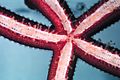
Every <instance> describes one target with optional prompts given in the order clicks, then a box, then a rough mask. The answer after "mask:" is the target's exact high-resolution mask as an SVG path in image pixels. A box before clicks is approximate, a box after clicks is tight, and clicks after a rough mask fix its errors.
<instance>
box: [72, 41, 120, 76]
mask: <svg viewBox="0 0 120 80" xmlns="http://www.w3.org/2000/svg"><path fill="white" fill-rule="evenodd" d="M74 42H75V45H76V47H77V53H78V56H79V57H80V58H82V59H84V60H85V61H87V62H88V63H90V64H92V65H94V66H95V67H98V68H100V69H102V70H104V71H106V72H109V73H111V74H113V75H116V76H119V77H120V56H119V55H118V54H119V53H113V52H110V51H108V50H106V49H103V47H98V46H96V45H93V44H92V43H89V42H86V41H84V40H81V39H75V40H74Z"/></svg>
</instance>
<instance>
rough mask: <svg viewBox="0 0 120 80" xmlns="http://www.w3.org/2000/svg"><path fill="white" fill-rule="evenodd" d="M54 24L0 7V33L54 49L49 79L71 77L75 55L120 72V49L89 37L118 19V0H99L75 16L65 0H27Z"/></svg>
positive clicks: (119, 0)
mask: <svg viewBox="0 0 120 80" xmlns="http://www.w3.org/2000/svg"><path fill="white" fill-rule="evenodd" d="M25 3H26V4H27V5H28V6H29V7H30V8H32V9H37V10H38V11H41V12H42V13H43V15H45V16H46V17H47V18H48V19H49V20H50V21H51V22H52V24H53V26H54V28H52V27H51V28H49V29H47V28H48V27H46V26H45V25H42V24H38V23H36V22H33V21H30V20H28V19H25V18H23V17H20V16H18V15H16V14H14V13H12V12H10V11H8V10H6V9H5V8H2V7H0V34H1V35H3V36H4V37H6V38H8V39H11V40H13V41H16V42H19V43H21V44H24V45H27V46H32V47H37V48H44V49H51V50H53V51H54V53H53V57H52V61H51V65H50V69H49V75H48V80H72V77H73V74H74V73H73V72H74V68H75V63H76V58H77V57H79V58H81V59H83V60H85V61H86V62H88V63H89V64H91V65H93V66H95V67H97V68H100V69H102V70H104V71H106V72H109V73H111V74H113V75H116V76H120V56H119V50H117V49H115V50H114V51H113V50H112V49H114V48H112V47H109V48H105V45H103V44H101V43H98V44H99V45H101V47H100V46H99V45H98V44H97V41H95V40H93V39H91V38H90V36H91V35H93V34H95V33H97V32H98V31H100V30H101V29H104V28H106V27H107V26H108V25H110V24H112V22H115V21H117V20H119V18H120V17H119V16H120V9H119V8H120V0H102V1H100V2H99V3H98V4H96V5H95V6H94V7H93V8H92V9H90V10H89V11H88V12H87V13H85V14H84V15H83V16H81V17H79V18H77V19H75V17H74V16H73V14H72V12H71V11H70V9H69V8H68V6H67V4H66V2H65V1H64V0H26V1H25Z"/></svg>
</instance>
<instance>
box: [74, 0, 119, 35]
mask: <svg viewBox="0 0 120 80" xmlns="http://www.w3.org/2000/svg"><path fill="white" fill-rule="evenodd" d="M119 7H120V0H106V1H105V0H103V1H100V3H98V4H97V5H95V6H94V7H93V8H92V10H90V11H89V12H88V13H86V14H84V16H83V18H84V19H81V18H79V19H78V20H77V21H76V25H77V28H76V30H75V31H74V35H76V36H79V35H81V34H84V35H87V34H89V35H90V33H91V34H93V33H92V32H95V30H100V29H103V28H105V27H106V26H107V25H110V24H111V23H112V22H113V21H114V20H116V19H118V18H120V17H119V16H120V9H119ZM115 17H116V18H115ZM84 35H83V36H84Z"/></svg>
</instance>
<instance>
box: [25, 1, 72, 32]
mask: <svg viewBox="0 0 120 80" xmlns="http://www.w3.org/2000/svg"><path fill="white" fill-rule="evenodd" d="M25 2H26V3H27V5H30V6H34V7H35V8H36V9H37V10H39V11H41V12H42V13H43V15H45V16H46V17H47V18H48V19H49V20H50V21H51V22H52V23H53V25H54V26H55V29H56V31H57V32H67V33H70V32H71V31H72V27H71V21H70V20H69V19H68V18H69V17H68V15H67V14H66V13H65V10H66V9H63V8H62V7H61V4H62V2H65V0H25ZM60 3H61V4H60ZM63 4H64V3H63ZM66 5H67V4H66Z"/></svg>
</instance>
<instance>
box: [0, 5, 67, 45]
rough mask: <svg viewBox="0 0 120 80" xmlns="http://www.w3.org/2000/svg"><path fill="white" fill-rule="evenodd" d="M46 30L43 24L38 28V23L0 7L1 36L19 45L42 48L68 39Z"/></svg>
mask: <svg viewBox="0 0 120 80" xmlns="http://www.w3.org/2000/svg"><path fill="white" fill-rule="evenodd" d="M25 23H27V24H25ZM38 27H39V28H38ZM45 30H47V29H45V26H43V25H42V24H39V26H38V24H37V23H34V22H33V21H30V20H27V19H26V18H23V17H20V16H18V15H16V14H14V13H12V12H10V11H8V10H6V9H4V8H2V7H0V34H1V35H3V36H5V37H7V38H9V39H12V40H14V41H17V42H19V43H22V44H25V45H29V46H35V47H42V46H45V45H47V43H57V42H59V41H62V40H64V39H65V38H66V36H65V35H58V34H53V33H49V32H47V31H45ZM48 31H49V30H48Z"/></svg>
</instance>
